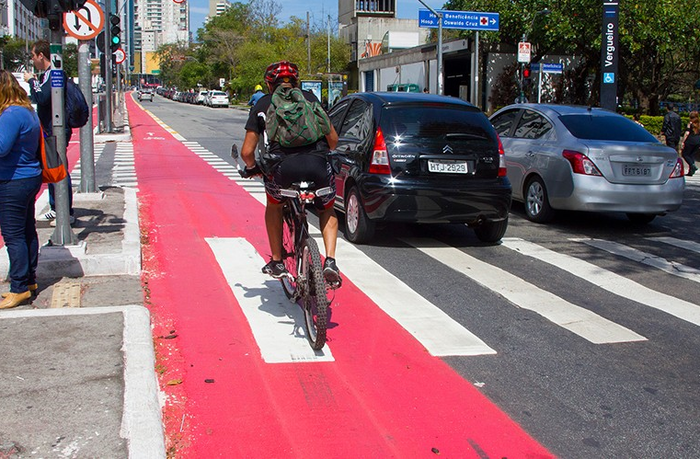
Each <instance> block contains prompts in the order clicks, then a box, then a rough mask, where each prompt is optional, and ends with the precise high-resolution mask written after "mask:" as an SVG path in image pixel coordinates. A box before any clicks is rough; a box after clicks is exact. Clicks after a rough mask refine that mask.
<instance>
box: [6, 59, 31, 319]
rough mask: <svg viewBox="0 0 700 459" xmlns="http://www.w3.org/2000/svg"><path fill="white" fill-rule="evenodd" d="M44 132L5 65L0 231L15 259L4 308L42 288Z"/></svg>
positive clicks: (11, 265)
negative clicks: (39, 225)
mask: <svg viewBox="0 0 700 459" xmlns="http://www.w3.org/2000/svg"><path fill="white" fill-rule="evenodd" d="M40 135H41V131H40V128H39V118H38V117H37V115H36V113H35V112H34V109H33V108H32V106H31V104H30V102H29V97H28V96H27V93H26V92H25V91H24V89H22V87H21V86H20V85H19V83H18V82H17V80H16V79H15V77H14V76H13V75H12V74H11V73H10V72H8V71H6V70H0V233H2V238H3V240H4V241H5V247H6V248H7V255H8V256H9V258H10V291H9V292H8V293H3V294H2V297H3V300H2V301H0V309H7V308H14V307H15V306H18V305H20V304H25V303H28V302H30V300H31V298H32V292H35V291H36V290H37V287H38V286H37V283H36V266H37V262H38V260H39V238H38V236H37V233H36V221H35V220H34V201H35V200H36V195H37V193H38V192H39V189H40V188H41V165H40V164H39V158H38V155H37V148H38V146H39V136H40Z"/></svg>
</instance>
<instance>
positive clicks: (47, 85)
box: [24, 40, 75, 225]
mask: <svg viewBox="0 0 700 459" xmlns="http://www.w3.org/2000/svg"><path fill="white" fill-rule="evenodd" d="M50 47H51V45H50V44H49V42H48V41H46V40H39V41H37V42H36V43H34V46H32V64H33V65H34V68H35V69H37V70H39V71H42V72H44V73H43V74H41V76H40V77H37V76H36V75H34V74H33V73H30V72H25V73H24V81H26V82H27V83H29V90H30V97H31V100H32V101H33V102H34V103H35V104H36V111H37V114H38V115H39V120H40V121H41V126H42V127H43V128H44V132H45V133H46V135H47V136H51V135H52V134H53V108H52V106H51V70H52V67H51V51H50V49H51V48H50ZM64 111H65V107H64ZM64 115H65V114H64ZM63 119H64V123H65V124H64V126H65V132H66V146H67V145H68V142H70V138H71V134H72V133H73V131H72V130H71V128H70V127H69V126H68V122H67V120H66V117H65V116H64V117H63ZM66 170H68V165H67V164H66ZM66 178H67V180H68V206H69V208H70V224H71V225H72V224H73V223H75V217H74V216H73V185H72V183H71V179H70V173H68V177H66ZM55 196H56V187H55V186H54V184H53V183H49V206H50V207H51V209H50V210H49V211H48V212H46V213H45V214H44V215H42V217H41V220H44V221H50V222H52V224H55V222H54V220H55V219H56V199H55Z"/></svg>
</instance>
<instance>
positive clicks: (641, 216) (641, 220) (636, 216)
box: [627, 213, 656, 225]
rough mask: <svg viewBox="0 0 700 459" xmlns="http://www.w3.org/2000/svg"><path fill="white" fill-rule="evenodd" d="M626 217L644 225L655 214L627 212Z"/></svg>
mask: <svg viewBox="0 0 700 459" xmlns="http://www.w3.org/2000/svg"><path fill="white" fill-rule="evenodd" d="M627 218H628V219H629V221H631V222H632V223H634V224H637V225H646V224H647V223H651V221H652V220H653V219H655V218H656V214H633V213H628V214H627Z"/></svg>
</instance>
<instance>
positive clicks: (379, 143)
mask: <svg viewBox="0 0 700 459" xmlns="http://www.w3.org/2000/svg"><path fill="white" fill-rule="evenodd" d="M369 173H370V174H383V175H389V174H391V168H390V167H389V152H388V151H387V150H386V142H385V141H384V133H383V132H382V129H381V128H377V133H376V135H375V136H374V147H373V148H372V159H371V161H370V163H369Z"/></svg>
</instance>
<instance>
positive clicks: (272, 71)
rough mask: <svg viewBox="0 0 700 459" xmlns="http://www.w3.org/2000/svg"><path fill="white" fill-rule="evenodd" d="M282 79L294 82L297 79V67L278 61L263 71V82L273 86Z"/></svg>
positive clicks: (287, 62)
mask: <svg viewBox="0 0 700 459" xmlns="http://www.w3.org/2000/svg"><path fill="white" fill-rule="evenodd" d="M282 78H289V79H290V80H293V81H294V82H296V81H297V80H298V79H299V67H297V65H296V64H293V63H291V62H289V61H280V62H275V63H274V64H270V65H269V66H268V67H267V70H265V81H267V82H268V83H270V84H275V83H277V82H278V80H280V79H282Z"/></svg>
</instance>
